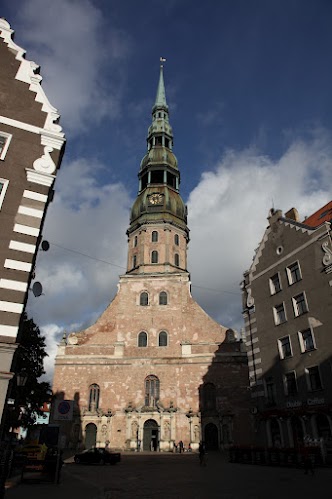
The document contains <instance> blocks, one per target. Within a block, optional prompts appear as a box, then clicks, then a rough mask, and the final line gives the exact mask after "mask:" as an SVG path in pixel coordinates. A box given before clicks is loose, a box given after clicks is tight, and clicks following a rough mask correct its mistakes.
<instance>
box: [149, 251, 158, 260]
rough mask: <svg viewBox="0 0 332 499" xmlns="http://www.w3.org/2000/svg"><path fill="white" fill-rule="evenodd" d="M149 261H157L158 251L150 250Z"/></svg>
mask: <svg viewBox="0 0 332 499" xmlns="http://www.w3.org/2000/svg"><path fill="white" fill-rule="evenodd" d="M151 263H158V251H152V253H151Z"/></svg>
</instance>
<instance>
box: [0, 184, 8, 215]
mask: <svg viewBox="0 0 332 499" xmlns="http://www.w3.org/2000/svg"><path fill="white" fill-rule="evenodd" d="M8 184H9V182H8V180H5V179H4V178H0V208H1V206H2V203H3V200H4V199H5V194H6V190H7V187H8Z"/></svg>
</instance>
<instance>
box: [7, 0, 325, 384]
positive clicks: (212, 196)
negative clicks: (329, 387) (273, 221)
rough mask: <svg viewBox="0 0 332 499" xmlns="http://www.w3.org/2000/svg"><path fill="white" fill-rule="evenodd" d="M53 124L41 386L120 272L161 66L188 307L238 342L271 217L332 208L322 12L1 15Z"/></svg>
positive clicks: (305, 6)
mask: <svg viewBox="0 0 332 499" xmlns="http://www.w3.org/2000/svg"><path fill="white" fill-rule="evenodd" d="M0 7H1V9H0V12H1V13H0V15H1V16H2V17H5V18H6V19H7V21H8V22H9V23H10V24H11V27H12V29H14V31H15V42H16V43H17V44H18V45H20V46H21V47H23V48H24V49H25V50H26V51H27V54H26V58H27V59H29V60H33V61H35V62H36V63H37V64H39V65H40V66H41V71H40V74H41V75H42V77H43V83H42V85H43V88H44V90H45V92H46V94H47V96H48V98H49V100H50V102H51V104H52V105H54V106H55V107H56V108H57V109H58V111H59V113H60V115H61V121H60V124H61V125H62V127H63V131H64V132H65V135H66V139H67V146H66V153H65V156H64V159H63V162H62V165H61V169H60V171H59V172H58V175H57V180H56V184H55V197H54V201H53V203H52V204H51V205H50V207H49V210H48V214H47V218H46V223H45V227H44V231H43V234H44V239H46V240H48V241H49V243H50V249H49V251H47V252H43V251H41V250H40V251H39V255H38V260H37V266H36V280H37V281H40V282H41V283H42V286H43V295H42V296H40V297H38V298H36V297H34V295H33V293H30V294H29V300H28V309H27V311H28V314H29V315H30V316H32V317H33V319H34V321H35V322H36V323H37V324H38V325H39V327H40V329H41V332H42V334H43V335H45V337H46V341H47V351H48V354H49V357H48V358H47V360H46V363H45V367H46V371H47V377H48V378H49V379H51V377H52V373H53V365H54V355H55V353H56V348H57V347H56V345H57V344H58V343H59V341H60V339H61V337H62V335H63V333H64V332H67V333H68V332H71V331H79V330H81V329H83V328H85V327H87V326H89V325H90V324H92V323H94V322H95V321H96V320H97V318H98V317H99V315H100V314H101V312H102V311H103V310H105V308H106V307H107V306H108V304H109V303H110V301H111V300H112V299H113V297H114V295H115V294H116V292H117V283H118V279H119V275H121V274H122V273H124V272H125V266H126V255H127V237H126V234H125V233H126V230H127V228H128V226H129V213H130V208H131V205H132V203H133V202H134V200H135V197H136V195H137V190H138V179H137V173H138V170H139V165H140V161H141V159H142V157H143V156H144V154H145V152H146V136H147V129H148V126H149V125H150V123H151V110H152V106H153V104H154V99H155V95H156V90H157V84H158V78H159V58H160V57H161V56H162V57H165V58H166V59H167V61H166V63H165V67H164V78H165V85H166V96H167V102H168V105H169V110H170V122H171V125H172V127H173V132H174V153H175V154H176V156H177V158H178V162H179V169H180V172H181V186H180V192H181V195H182V197H183V199H184V201H185V202H186V204H187V205H188V212H189V215H188V225H189V229H190V239H191V240H190V243H189V250H188V257H189V264H188V270H189V271H190V274H191V282H192V294H193V297H194V298H195V299H196V300H197V301H198V303H199V304H200V305H201V306H202V307H203V308H204V310H206V312H207V313H208V314H209V315H211V317H213V318H214V319H215V320H216V321H218V322H219V323H221V324H222V325H224V326H226V327H232V328H234V329H236V330H237V331H240V330H241V328H242V327H243V324H242V315H241V305H242V304H241V290H240V282H241V280H242V278H243V272H244V271H245V270H246V269H248V268H249V266H250V264H251V261H252V258H253V256H254V251H255V249H256V248H257V246H258V244H259V242H260V240H261V238H262V236H263V233H264V230H265V228H266V226H267V220H266V218H267V216H268V212H269V209H270V208H271V207H274V208H278V209H281V210H282V211H283V212H284V213H285V212H286V211H288V209H290V208H291V207H293V206H295V207H296V208H297V209H298V211H299V213H300V217H301V218H302V219H304V217H305V216H309V215H310V214H312V213H313V212H315V211H316V210H318V209H319V208H320V207H321V206H323V205H324V204H326V203H327V202H328V201H330V200H331V199H332V193H331V186H332V178H331V177H332V168H331V166H332V140H331V139H332V100H331V89H332V64H331V63H332V61H331V59H332V50H331V48H332V29H331V25H332V2H331V1H330V0H232V1H230V0H205V1H204V2H201V1H199V0H168V1H167V2H166V1H162V0H144V2H138V1H137V0H122V1H121V2H119V1H117V0H14V1H13V0H11V1H9V0H7V1H4V0H0Z"/></svg>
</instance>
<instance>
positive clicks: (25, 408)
mask: <svg viewBox="0 0 332 499" xmlns="http://www.w3.org/2000/svg"><path fill="white" fill-rule="evenodd" d="M19 338H20V343H19V346H18V348H17V350H16V352H15V357H14V370H15V372H16V373H20V372H22V371H25V373H26V374H27V381H26V384H25V386H17V383H15V379H14V380H13V386H12V389H11V398H12V399H14V400H15V404H14V406H13V407H12V410H10V415H9V418H8V423H9V424H10V426H11V427H12V428H18V427H19V426H23V427H27V426H28V425H29V424H33V423H34V422H35V420H36V417H37V415H39V416H41V415H43V412H42V411H41V407H42V406H43V404H44V402H48V401H49V400H50V397H51V386H50V384H49V383H48V382H47V381H39V378H40V377H41V376H42V375H43V374H45V371H44V358H45V357H47V356H48V354H47V353H46V350H45V347H46V343H45V337H44V336H41V334H40V330H39V327H38V326H37V325H36V324H35V323H34V321H33V319H28V317H27V314H26V313H24V316H23V320H22V322H21V328H20V332H19Z"/></svg>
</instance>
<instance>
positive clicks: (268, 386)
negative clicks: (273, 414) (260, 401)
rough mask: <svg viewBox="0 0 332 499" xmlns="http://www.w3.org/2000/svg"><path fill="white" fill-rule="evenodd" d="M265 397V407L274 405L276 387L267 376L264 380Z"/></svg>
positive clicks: (270, 377)
mask: <svg viewBox="0 0 332 499" xmlns="http://www.w3.org/2000/svg"><path fill="white" fill-rule="evenodd" d="M264 382H265V397H266V405H268V406H273V405H276V386H275V383H274V379H273V377H272V376H268V377H267V378H266V379H265V380H264Z"/></svg>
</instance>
